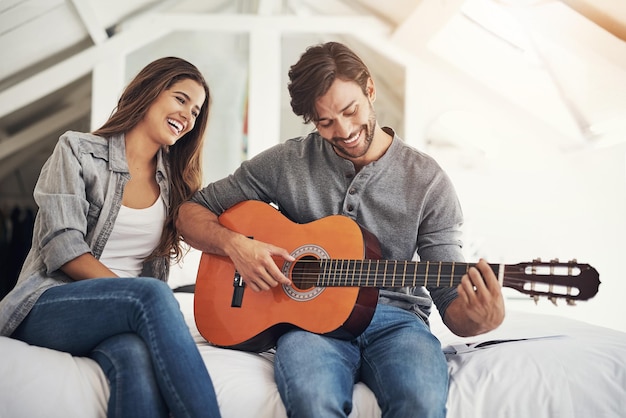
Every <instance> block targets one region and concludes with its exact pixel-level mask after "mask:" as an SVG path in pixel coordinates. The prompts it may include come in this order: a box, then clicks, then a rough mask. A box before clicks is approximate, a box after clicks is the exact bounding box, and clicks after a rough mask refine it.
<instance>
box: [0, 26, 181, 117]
mask: <svg viewBox="0 0 626 418" xmlns="http://www.w3.org/2000/svg"><path fill="white" fill-rule="evenodd" d="M169 31H170V29H169V28H168V27H167V26H163V25H161V26H156V25H152V24H151V23H150V22H149V21H142V23H140V24H137V25H134V26H132V27H129V28H128V29H127V30H125V31H124V32H122V33H120V34H118V35H115V36H113V37H111V38H109V39H108V40H107V41H106V42H103V43H101V44H100V45H95V46H93V47H91V48H88V49H86V50H84V51H82V52H80V53H78V54H76V55H74V56H72V57H70V58H68V59H66V60H65V61H62V62H60V63H58V64H56V65H53V66H51V67H49V68H47V69H45V70H43V71H41V72H39V73H37V74H36V75H34V76H32V77H30V78H27V79H26V80H24V81H22V82H20V83H17V84H15V85H13V86H11V87H9V88H7V89H5V90H3V91H1V92H0V118H2V117H4V116H6V115H8V114H10V113H12V112H14V111H15V110H18V109H20V108H22V107H23V106H26V105H28V104H29V103H32V102H34V101H36V100H39V99H41V98H43V97H45V96H47V95H48V94H50V93H52V92H54V91H56V90H58V89H60V88H61V87H64V86H66V85H68V84H70V83H71V82H73V81H75V80H76V79H78V78H80V77H83V76H85V75H87V74H89V73H90V72H91V71H92V70H93V68H94V66H95V65H96V64H97V63H99V62H102V61H105V60H108V59H111V57H115V56H118V55H126V54H128V53H129V52H131V51H133V50H135V49H137V48H140V47H142V46H144V45H146V44H149V43H150V42H153V41H154V40H157V39H159V38H161V37H163V36H165V35H166V34H167V33H169Z"/></svg>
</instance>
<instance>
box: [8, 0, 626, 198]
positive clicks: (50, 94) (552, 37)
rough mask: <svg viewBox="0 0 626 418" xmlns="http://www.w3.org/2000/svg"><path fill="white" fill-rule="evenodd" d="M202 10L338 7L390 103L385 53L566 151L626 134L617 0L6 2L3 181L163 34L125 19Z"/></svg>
mask: <svg viewBox="0 0 626 418" xmlns="http://www.w3.org/2000/svg"><path fill="white" fill-rule="evenodd" d="M199 16H219V18H220V20H219V21H213V22H214V23H215V24H216V25H217V27H218V29H219V27H223V28H225V27H227V26H228V25H229V24H233V25H235V24H237V25H242V27H243V25H246V22H252V20H249V21H244V20H242V19H243V18H246V19H254V18H259V19H261V18H267V17H285V16H291V17H293V18H294V19H295V18H300V19H303V18H304V19H309V20H311V19H312V18H315V17H317V18H324V17H328V18H333V17H334V18H339V19H343V20H342V21H341V22H344V23H343V24H345V25H347V26H358V27H357V28H353V29H351V30H352V31H353V32H359V33H361V35H362V38H363V39H368V40H369V41H370V42H369V47H370V49H371V56H368V57H365V58H366V61H367V62H369V63H370V65H371V66H372V67H374V68H372V70H373V72H375V73H377V74H378V75H379V77H378V78H379V79H381V78H385V80H384V81H385V82H386V84H387V85H388V86H390V88H391V89H392V90H393V88H394V86H396V87H395V88H396V89H398V91H397V92H395V94H394V92H393V91H392V92H391V96H392V97H395V99H394V100H396V101H398V102H399V103H398V104H397V106H398V108H403V107H404V101H405V100H406V97H405V91H404V90H405V84H404V83H395V82H394V80H391V79H390V78H391V76H392V75H393V74H394V70H393V69H392V68H391V67H390V66H389V65H388V63H387V62H388V58H389V57H392V56H394V55H396V56H400V55H402V56H405V57H409V58H408V59H412V58H411V57H414V58H416V59H420V60H428V61H429V62H439V63H440V65H442V66H446V68H449V69H452V70H451V71H454V72H456V73H457V74H460V75H462V76H463V77H465V78H466V79H467V80H471V82H472V83H476V84H478V85H482V86H484V87H486V88H488V89H489V90H490V91H492V92H493V94H494V95H497V96H498V97H499V98H500V99H501V100H502V101H503V102H505V103H509V104H511V105H512V106H515V107H516V108H519V109H520V112H525V113H527V115H529V116H530V117H533V118H536V119H537V120H539V121H542V123H544V124H546V125H548V126H551V127H552V128H553V129H554V131H555V133H557V134H556V135H555V136H554V141H555V145H556V146H557V147H559V148H561V149H564V150H567V149H569V148H571V147H580V146H581V144H582V145H597V144H606V143H611V142H615V141H623V140H624V137H626V126H625V122H624V121H626V2H624V1H618V0H561V1H559V0H465V1H464V0H415V1H410V0H408V1H407V0H387V1H384V2H381V1H378V0H350V1H349V0H292V1H288V0H285V1H280V0H256V1H255V0H237V1H225V0H224V1H221V0H108V1H106V2H102V1H98V0H2V1H1V2H0V51H1V52H2V56H3V57H4V59H3V60H2V63H1V64H0V161H2V164H1V166H0V182H1V181H2V180H3V179H5V178H7V177H11V176H18V177H19V178H20V179H22V180H23V177H25V176H28V174H27V173H24V172H22V173H21V174H20V170H21V169H22V168H23V167H24V164H26V163H27V162H29V161H32V160H36V159H37V157H36V156H37V155H40V157H39V159H45V157H46V156H47V154H48V153H49V152H50V147H51V146H52V144H54V142H55V141H56V138H57V137H58V135H59V133H60V132H62V131H64V130H66V129H79V130H80V129H83V130H89V129H90V127H89V124H90V112H91V103H92V97H91V92H92V89H91V83H92V79H91V70H92V69H93V68H94V66H95V65H96V64H97V63H98V62H99V61H101V60H106V59H107V53H110V52H111V51H117V50H120V49H124V48H127V47H128V44H129V43H130V44H132V42H135V41H134V40H135V39H136V38H137V36H145V37H148V38H150V39H158V37H159V36H160V34H159V30H154V31H149V33H140V34H137V33H133V31H135V32H138V31H140V30H141V29H137V28H145V27H148V28H152V29H154V28H155V25H152V26H150V25H148V26H145V22H146V21H150V19H153V20H154V19H157V21H159V22H169V23H168V24H171V25H173V26H172V27H171V28H178V29H182V28H185V27H186V26H187V25H188V24H189V25H190V26H191V27H193V25H194V23H193V22H194V19H197V18H198V17H199ZM364 18H366V19H367V20H366V19H364ZM159 19H160V20H159ZM140 22H143V23H144V26H143V27H142V26H141V25H140ZM299 22H306V21H305V20H300V21H299ZM316 22H318V21H310V22H309V26H308V28H309V29H310V30H311V31H314V30H315V27H316V26H315V25H316V24H318V23H316ZM325 22H326V21H319V25H322V24H324V23H325ZM335 24H337V23H335ZM220 25H222V26H220ZM320 27H321V26H320ZM171 28H170V29H171ZM163 33H166V32H163ZM374 38H377V39H378V40H376V39H374ZM379 41H382V42H379ZM364 53H367V51H365V52H364ZM381 57H382V58H381ZM370 58H371V59H370ZM381 76H382V77H381ZM400 102H401V103H400ZM447 116H448V117H458V115H454V114H452V115H447ZM445 117H446V115H443V116H442V119H445ZM461 117H462V116H461ZM470 117H471V116H470ZM431 133H432V138H430V140H431V141H435V142H436V141H440V142H451V143H452V145H455V144H454V141H455V139H454V138H455V137H457V136H458V135H456V132H454V123H450V124H447V125H444V126H443V127H439V128H438V129H435V130H434V131H433V132H431ZM464 140H465V141H467V138H464ZM22 180H20V181H22ZM28 193H30V191H28Z"/></svg>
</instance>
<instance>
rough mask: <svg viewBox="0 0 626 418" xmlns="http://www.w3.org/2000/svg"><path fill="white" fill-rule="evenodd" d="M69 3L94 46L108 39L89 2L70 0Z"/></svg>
mask: <svg viewBox="0 0 626 418" xmlns="http://www.w3.org/2000/svg"><path fill="white" fill-rule="evenodd" d="M70 3H71V4H72V5H73V6H74V9H76V12H77V13H78V16H79V17H80V20H81V21H82V22H83V25H84V26H85V29H87V32H88V33H89V36H90V37H91V40H92V41H93V43H94V44H96V45H100V44H101V43H103V42H104V41H106V40H107V39H108V38H109V35H107V32H106V29H105V28H104V27H102V25H101V24H100V22H99V20H98V16H97V15H96V12H95V11H94V9H93V7H92V6H91V4H90V2H89V0H70Z"/></svg>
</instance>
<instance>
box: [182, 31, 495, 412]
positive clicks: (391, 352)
mask: <svg viewBox="0 0 626 418" xmlns="http://www.w3.org/2000/svg"><path fill="white" fill-rule="evenodd" d="M289 78H290V83H289V92H290V95H291V106H292V109H293V111H294V112H295V113H296V114H297V115H299V116H302V117H303V118H304V121H305V122H313V124H314V125H315V127H316V131H314V132H312V133H311V134H309V135H307V136H306V137H302V138H295V139H291V140H288V141H286V142H285V143H283V144H280V145H277V146H275V147H273V148H271V149H269V150H266V151H265V152H263V153H261V154H259V155H258V156H256V157H255V158H252V159H251V160H249V161H246V162H244V163H243V164H242V165H241V167H240V168H239V169H238V170H236V171H235V173H234V174H233V175H231V176H228V177H227V178H225V179H222V180H220V181H217V182H215V183H212V184H209V185H208V186H207V187H206V188H204V189H203V190H201V191H200V192H198V193H197V194H196V195H195V196H194V197H193V199H192V202H190V203H186V204H185V205H183V206H182V207H181V210H180V213H179V217H178V223H177V225H178V227H179V229H180V231H181V233H182V235H183V236H184V237H185V240H186V241H187V242H188V243H189V244H191V245H192V246H194V247H196V248H198V249H200V250H202V251H204V252H210V253H216V254H220V255H225V256H228V257H230V259H231V260H232V262H233V264H234V266H235V268H236V269H237V271H238V272H239V273H240V274H241V276H242V277H243V278H244V280H245V282H246V284H247V286H248V287H249V288H251V289H252V290H254V291H260V292H263V291H267V290H268V289H270V288H272V287H275V286H278V285H281V284H289V283H290V281H289V279H288V278H287V277H285V276H284V275H283V274H282V272H281V270H280V269H279V267H278V266H277V265H276V264H275V263H274V261H273V260H272V256H278V257H282V258H284V259H285V260H286V261H293V257H292V256H291V255H290V254H289V253H288V252H287V250H285V249H283V248H279V247H277V246H274V245H272V244H271V243H265V242H260V241H257V240H254V239H250V238H248V237H246V236H243V235H241V234H237V233H235V232H233V231H230V230H228V229H226V228H224V227H222V226H220V224H219V223H218V219H217V215H219V214H221V213H222V212H223V211H224V210H226V209H228V208H230V207H231V206H233V205H235V204H236V203H239V202H241V201H244V200H261V201H264V202H272V203H275V204H276V205H277V206H278V207H279V209H280V210H281V211H282V213H283V214H285V215H286V216H287V217H289V218H290V219H291V220H293V221H294V222H297V223H308V222H311V221H313V220H316V219H320V218H323V217H326V216H329V215H334V214H341V215H345V216H348V217H350V218H352V219H354V220H355V221H357V222H358V223H359V224H361V225H362V226H363V227H365V228H366V229H368V230H369V231H370V232H372V233H374V235H375V236H376V237H377V238H378V239H379V240H380V242H381V247H382V255H383V258H385V259H391V260H411V259H412V257H413V256H414V254H415V253H416V252H417V254H418V255H419V257H420V259H421V260H422V261H423V260H432V261H460V260H462V253H461V243H460V240H459V238H460V232H459V228H460V225H461V223H462V214H461V209H460V205H459V203H458V200H457V197H456V193H455V191H454V189H453V187H452V185H451V183H450V180H449V179H448V177H447V176H446V175H445V173H444V172H443V171H442V170H441V168H440V167H439V166H438V165H437V164H436V163H435V162H434V161H433V160H432V159H431V158H430V157H428V156H426V155H425V154H423V153H421V152H419V151H417V150H415V149H413V148H411V147H409V146H408V145H407V144H405V143H404V142H403V141H402V140H401V139H400V138H399V137H398V136H397V135H396V134H395V133H394V132H393V130H391V129H390V128H381V127H380V126H379V125H378V123H377V120H376V115H375V112H374V108H373V103H374V101H375V99H376V88H375V85H374V80H373V79H372V77H371V76H370V73H369V71H368V69H367V67H366V66H365V64H364V63H363V62H362V61H361V59H360V58H359V57H358V56H357V55H356V54H354V53H353V52H352V51H351V50H350V49H349V48H347V47H346V46H344V45H342V44H340V43H335V42H329V43H326V44H323V45H317V46H313V47H310V48H308V49H307V50H306V52H305V53H304V54H303V55H302V56H301V58H300V60H299V61H298V62H297V63H296V64H295V65H293V66H292V67H291V69H290V72H289ZM207 208H208V209H207ZM429 290H430V294H429V293H428V292H427V291H426V289H424V288H423V287H414V288H383V289H380V295H379V301H378V306H377V308H376V311H375V314H374V317H373V319H372V321H371V323H370V325H369V326H368V327H367V329H366V330H365V331H364V332H363V333H362V334H361V335H360V336H358V337H357V338H355V339H353V340H352V341H345V340H340V339H335V338H331V337H327V336H321V335H317V334H313V333H310V332H307V331H304V330H299V329H296V330H293V331H289V332H287V333H286V334H284V335H282V336H281V337H280V339H279V340H278V342H277V346H276V357H275V377H276V382H277V385H278V389H279V392H280V395H281V398H282V400H283V402H284V404H285V407H286V409H287V413H288V415H289V416H292V417H324V418H327V417H345V416H347V415H348V414H349V413H350V411H351V409H352V403H351V402H352V388H353V385H354V383H355V382H356V381H358V380H361V381H363V382H364V383H365V384H367V386H368V387H369V388H370V389H371V390H372V391H373V392H374V394H375V395H376V398H377V400H378V404H379V405H380V408H381V410H382V414H383V417H402V418H405V417H442V416H445V413H446V409H445V403H446V399H447V392H448V373H447V366H446V361H445V358H444V356H443V354H442V351H441V345H440V343H439V341H438V340H437V339H436V338H435V337H434V336H433V335H432V333H431V332H430V329H429V327H428V314H429V313H430V308H431V297H432V300H434V301H435V303H436V305H437V307H438V309H439V311H440V313H441V315H442V317H443V320H444V322H445V324H446V325H447V326H448V327H449V328H450V329H451V330H452V331H453V332H454V333H456V334H458V335H460V336H470V335H476V334H480V333H484V332H487V331H490V330H492V329H494V328H496V327H497V326H498V325H500V323H501V322H502V321H503V319H504V302H503V298H502V293H501V289H500V285H499V283H498V281H497V278H496V277H495V275H494V273H493V271H492V270H491V268H490V267H489V265H488V264H487V263H486V262H485V261H484V260H480V262H479V263H478V264H477V265H476V267H472V268H470V269H469V270H468V272H467V274H465V275H464V276H463V279H462V282H461V284H460V285H459V286H458V287H457V288H454V287H452V288H430V289H429ZM268 309H270V307H269V306H268Z"/></svg>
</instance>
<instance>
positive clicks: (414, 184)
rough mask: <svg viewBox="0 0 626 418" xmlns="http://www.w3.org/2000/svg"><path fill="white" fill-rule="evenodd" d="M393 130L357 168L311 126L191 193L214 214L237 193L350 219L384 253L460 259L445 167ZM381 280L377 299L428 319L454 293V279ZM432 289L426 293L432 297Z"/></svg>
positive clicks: (300, 212)
mask: <svg viewBox="0 0 626 418" xmlns="http://www.w3.org/2000/svg"><path fill="white" fill-rule="evenodd" d="M383 129H385V130H386V131H387V133H388V134H390V135H392V136H393V142H392V143H391V146H390V147H389V149H387V151H386V153H385V154H384V155H383V156H382V157H381V158H380V159H378V160H377V161H374V162H372V163H370V164H368V165H366V166H365V167H363V168H362V169H361V170H360V171H359V172H358V173H357V172H356V170H355V168H354V165H353V164H352V163H351V162H350V161H349V160H346V159H344V158H341V157H339V156H338V155H337V153H336V152H335V151H334V149H333V147H332V146H331V145H330V144H328V142H327V141H325V140H323V139H322V138H321V137H320V135H319V134H318V133H317V132H313V133H311V134H309V135H308V136H306V137H301V138H294V139H290V140H288V141H286V142H285V143H283V144H279V145H276V146H274V147H272V148H270V149H268V150H266V151H264V152H262V153H261V154H259V155H258V156H256V157H254V158H252V159H250V160H248V161H246V162H244V163H243V164H242V165H241V167H240V168H239V169H238V170H236V171H235V172H234V173H233V174H232V175H230V176H228V177H227V178H225V179H222V180H219V181H217V182H214V183H211V184H209V185H208V186H207V187H205V188H204V189H202V190H200V191H199V192H197V193H196V194H195V195H194V197H193V201H194V202H196V203H199V204H201V205H203V206H206V207H207V208H209V209H210V210H212V211H213V212H214V213H216V214H218V215H219V214H221V213H222V212H223V211H224V210H226V209H228V208H230V207H231V206H233V205H235V204H237V203H239V202H241V201H243V200H261V201H264V202H273V203H275V204H277V205H278V207H279V208H280V210H281V211H282V212H283V214H285V215H286V216H287V217H288V218H290V219H291V220H292V221H294V222H297V223H308V222H311V221H314V220H316V219H320V218H322V217H325V216H329V215H336V214H341V215H345V216H348V217H350V218H352V219H354V220H355V221H356V222H357V223H359V224H360V225H361V226H363V227H365V228H366V229H367V230H368V231H369V232H371V233H373V234H374V236H375V237H377V238H378V240H379V241H380V244H381V249H382V258H383V259H386V260H411V259H413V257H414V255H416V254H417V255H418V256H419V258H420V260H422V261H426V260H429V261H463V253H462V251H461V245H462V243H461V230H460V227H461V224H462V222H463V214H462V211H461V206H460V203H459V201H458V198H457V195H456V192H455V190H454V187H453V185H452V182H451V181H450V179H449V177H448V176H447V175H446V173H445V172H444V171H443V170H442V169H441V167H440V166H439V165H438V164H437V163H436V162H435V160H433V159H432V158H431V157H430V156H428V155H426V154H424V153H422V152H420V151H418V150H416V149H414V148H412V147H410V146H409V145H407V144H406V143H405V142H404V141H403V140H402V139H400V138H399V137H398V136H397V135H395V133H394V132H393V130H391V129H390V128H383ZM428 290H430V293H429V292H427V290H426V288H424V287H403V288H382V289H381V291H380V297H379V302H381V303H385V304H389V305H394V306H399V307H401V308H403V309H406V310H409V311H412V312H415V313H416V314H418V315H420V316H421V317H422V318H423V319H424V320H425V321H427V320H428V316H429V314H430V310H431V305H432V301H433V300H434V301H435V304H436V305H437V307H438V309H439V311H440V313H441V315H444V313H445V310H446V308H447V307H448V305H449V304H450V302H452V300H454V299H455V298H456V297H457V291H456V288H454V287H449V288H445V287H439V288H432V287H429V289H428ZM431 297H432V299H431Z"/></svg>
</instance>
